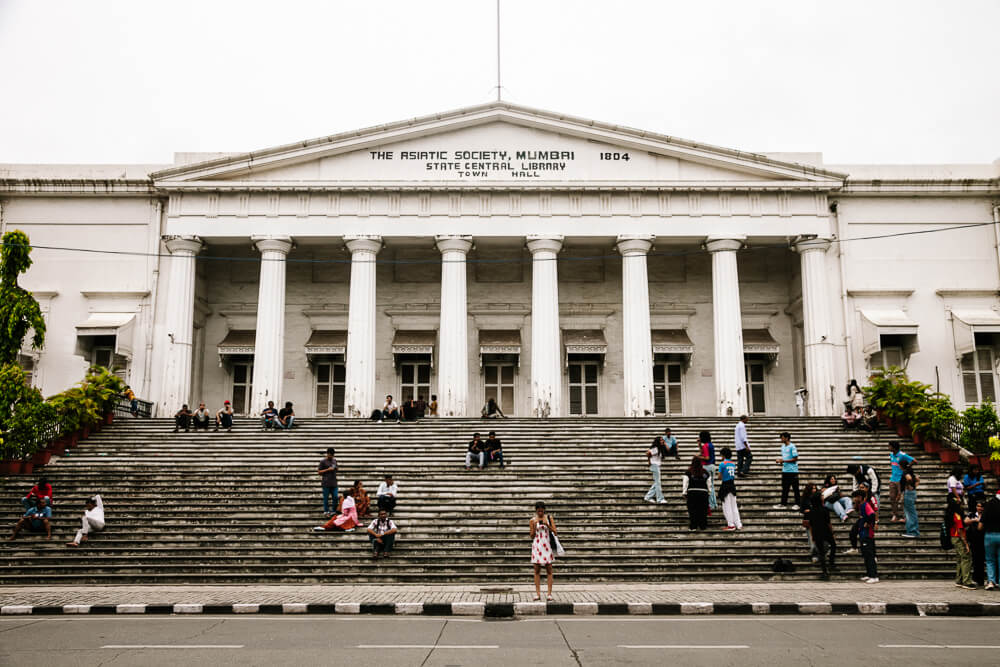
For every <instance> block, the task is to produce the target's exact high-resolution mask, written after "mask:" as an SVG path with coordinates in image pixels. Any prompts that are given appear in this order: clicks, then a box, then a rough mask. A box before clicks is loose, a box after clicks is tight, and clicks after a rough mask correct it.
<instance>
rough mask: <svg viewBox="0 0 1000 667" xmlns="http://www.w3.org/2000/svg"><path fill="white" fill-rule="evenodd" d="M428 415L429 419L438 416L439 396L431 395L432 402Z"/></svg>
mask: <svg viewBox="0 0 1000 667" xmlns="http://www.w3.org/2000/svg"><path fill="white" fill-rule="evenodd" d="M427 413H428V416H429V417H437V416H438V397H437V394H431V402H430V403H428V404H427Z"/></svg>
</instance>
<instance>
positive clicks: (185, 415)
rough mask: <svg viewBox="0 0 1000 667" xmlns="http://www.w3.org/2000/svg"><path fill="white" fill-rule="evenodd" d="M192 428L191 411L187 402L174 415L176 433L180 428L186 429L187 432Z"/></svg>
mask: <svg viewBox="0 0 1000 667" xmlns="http://www.w3.org/2000/svg"><path fill="white" fill-rule="evenodd" d="M190 428H191V411H190V410H188V406H187V403H185V404H184V405H182V406H181V409H180V410H178V411H177V414H175V415H174V433H177V431H178V429H184V432H185V433H187V432H188V430H190Z"/></svg>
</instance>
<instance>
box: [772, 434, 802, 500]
mask: <svg viewBox="0 0 1000 667" xmlns="http://www.w3.org/2000/svg"><path fill="white" fill-rule="evenodd" d="M780 437H781V457H780V458H777V459H775V460H774V462H775V463H780V464H781V504H780V505H775V506H774V509H776V510H780V509H785V508H786V507H788V491H789V490H791V491H792V492H793V494H794V497H795V504H794V505H792V509H793V510H796V511H798V509H799V504H800V500H801V499H800V498H799V450H798V448H797V447H796V446H795V445H794V444H792V436H791V434H790V433H789V432H788V431H782V433H781V436H780Z"/></svg>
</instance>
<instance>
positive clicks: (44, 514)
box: [7, 497, 52, 540]
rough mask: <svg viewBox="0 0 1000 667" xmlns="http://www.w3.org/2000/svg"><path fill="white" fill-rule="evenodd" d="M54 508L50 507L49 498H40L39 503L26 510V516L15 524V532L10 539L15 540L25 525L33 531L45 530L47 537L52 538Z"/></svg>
mask: <svg viewBox="0 0 1000 667" xmlns="http://www.w3.org/2000/svg"><path fill="white" fill-rule="evenodd" d="M51 519H52V508H51V507H49V500H48V498H45V497H42V498H39V499H38V504H37V505H33V506H31V507H29V508H28V509H26V510H25V511H24V516H22V517H21V520H20V521H18V522H17V523H16V524H15V525H14V532H12V533H11V534H10V537H8V538H7V539H8V540H13V539H15V538H16V537H17V534H18V533H20V532H21V530H23V529H24V528H25V527H27V528H28V530H30V531H31V532H33V533H40V532H41V531H43V530H44V531H45V539H47V540H51V539H52V522H51Z"/></svg>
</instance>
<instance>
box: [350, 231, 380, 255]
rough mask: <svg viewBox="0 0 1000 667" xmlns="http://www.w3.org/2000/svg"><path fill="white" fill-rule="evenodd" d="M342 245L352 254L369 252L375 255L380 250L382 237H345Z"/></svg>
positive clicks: (361, 235)
mask: <svg viewBox="0 0 1000 667" xmlns="http://www.w3.org/2000/svg"><path fill="white" fill-rule="evenodd" d="M344 245H346V246H347V249H348V250H350V251H351V252H352V253H354V252H370V253H372V254H373V255H374V254H377V253H378V251H379V250H381V249H382V237H381V236H370V235H364V234H359V235H356V236H345V237H344Z"/></svg>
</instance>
